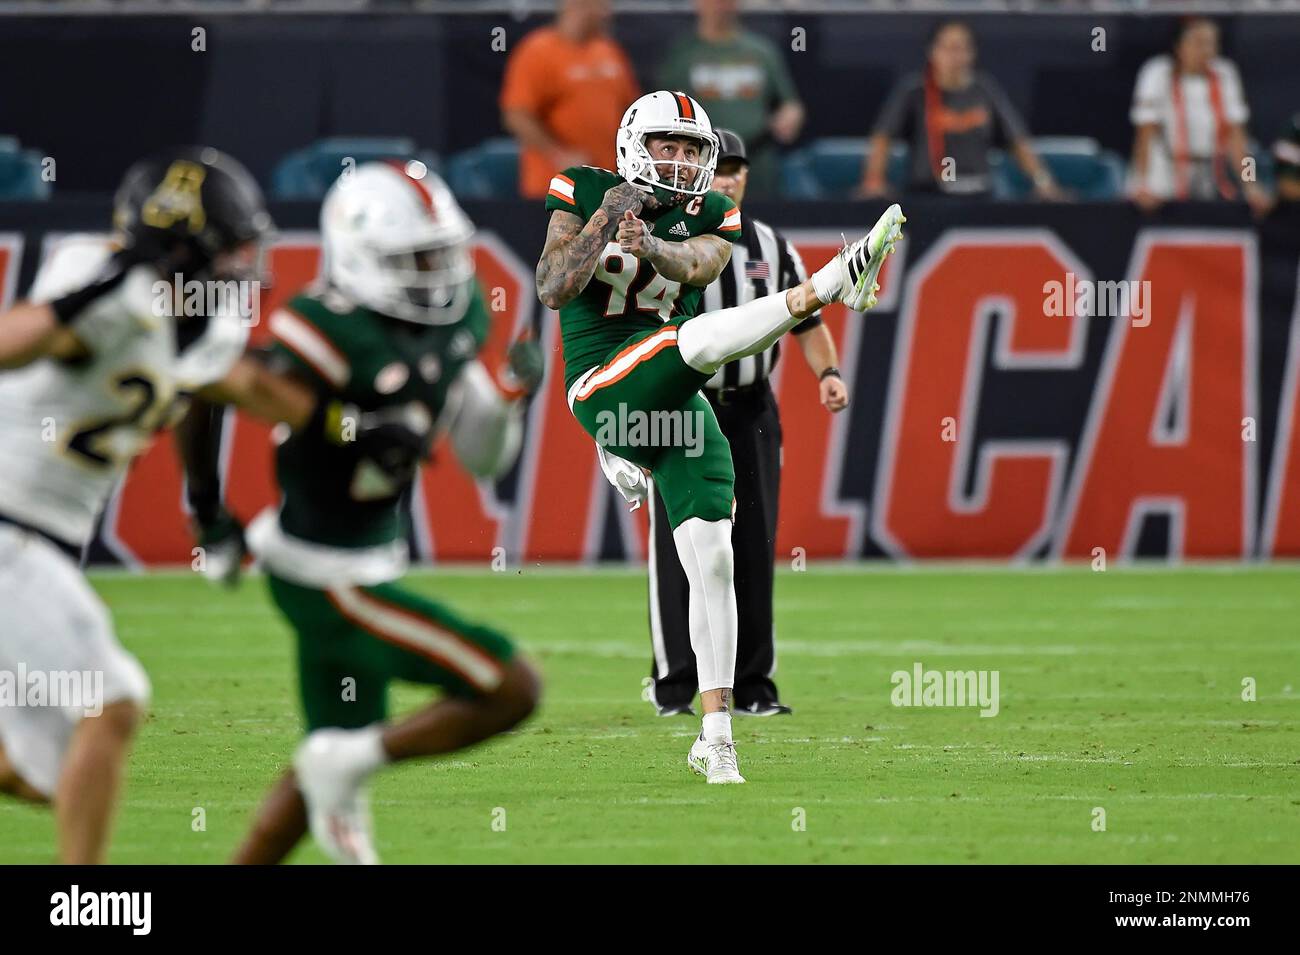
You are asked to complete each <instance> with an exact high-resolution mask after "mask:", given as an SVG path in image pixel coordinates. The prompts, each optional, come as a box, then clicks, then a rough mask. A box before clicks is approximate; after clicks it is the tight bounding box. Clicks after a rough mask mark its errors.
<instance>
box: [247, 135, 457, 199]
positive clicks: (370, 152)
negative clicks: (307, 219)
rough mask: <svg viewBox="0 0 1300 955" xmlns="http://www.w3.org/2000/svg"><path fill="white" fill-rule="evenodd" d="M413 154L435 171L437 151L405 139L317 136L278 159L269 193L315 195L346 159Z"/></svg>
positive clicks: (318, 195) (323, 190)
mask: <svg viewBox="0 0 1300 955" xmlns="http://www.w3.org/2000/svg"><path fill="white" fill-rule="evenodd" d="M410 157H414V158H416V159H419V160H420V161H421V162H423V163H424V164H425V165H426V166H428V167H429V168H430V169H432V170H434V171H437V170H438V167H439V160H438V157H437V155H435V154H434V153H432V152H429V151H428V150H424V151H421V150H417V148H416V146H415V143H414V142H412V141H411V140H409V139H402V138H389V137H372V136H341V137H336V138H333V139H320V140H317V141H316V142H314V143H312V144H311V145H310V146H306V147H304V148H303V149H299V150H296V151H295V152H292V153H290V154H289V155H287V156H285V157H284V158H283V159H281V160H280V162H279V163H277V164H276V167H275V169H274V170H273V171H272V172H271V195H272V196H273V197H275V198H276V199H319V198H321V197H322V196H324V195H325V193H326V191H327V190H328V189H329V187H330V186H331V185H333V184H334V180H336V179H337V178H338V177H339V173H341V172H342V171H343V169H344V163H345V161H346V160H348V159H351V160H354V161H355V162H356V163H357V164H360V163H363V162H371V161H373V160H376V159H406V158H410Z"/></svg>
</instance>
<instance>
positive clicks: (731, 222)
mask: <svg viewBox="0 0 1300 955" xmlns="http://www.w3.org/2000/svg"><path fill="white" fill-rule="evenodd" d="M718 231H719V232H739V231H740V210H739V209H732V210H731V211H730V212H728V213H727V214H726V215H725V216H723V217H722V223H721V225H719V226H718Z"/></svg>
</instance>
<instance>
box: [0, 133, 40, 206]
mask: <svg viewBox="0 0 1300 955" xmlns="http://www.w3.org/2000/svg"><path fill="white" fill-rule="evenodd" d="M43 158H44V157H43V156H42V155H41V154H40V152H39V151H37V150H35V149H23V148H22V146H21V145H20V144H19V142H18V139H17V138H16V137H14V136H0V200H5V199H8V200H14V201H21V200H31V199H48V198H49V197H50V183H49V182H48V181H47V180H46V179H45V178H44V177H43V176H42V175H41V168H42V167H41V161H42V159H43Z"/></svg>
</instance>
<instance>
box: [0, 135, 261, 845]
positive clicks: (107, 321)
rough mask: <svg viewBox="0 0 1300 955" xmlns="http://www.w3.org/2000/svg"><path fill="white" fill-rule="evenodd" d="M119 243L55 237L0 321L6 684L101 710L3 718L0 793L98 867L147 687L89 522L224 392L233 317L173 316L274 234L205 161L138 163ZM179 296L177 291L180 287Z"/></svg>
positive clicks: (242, 329)
mask: <svg viewBox="0 0 1300 955" xmlns="http://www.w3.org/2000/svg"><path fill="white" fill-rule="evenodd" d="M114 226H115V228H116V229H117V236H116V242H115V243H114V247H112V248H110V247H109V246H108V245H107V244H106V243H105V242H103V241H102V240H101V239H98V238H95V237H92V236H83V237H72V238H70V239H67V240H65V241H63V242H62V243H61V244H60V245H59V246H58V247H57V248H56V249H55V251H54V252H53V253H52V254H51V256H50V257H49V259H47V260H46V262H45V263H44V265H43V266H42V267H41V269H40V271H39V273H38V274H37V276H36V280H35V283H34V284H33V287H32V291H31V296H30V301H28V302H23V303H19V304H18V305H16V306H14V307H13V308H12V309H10V310H9V312H8V313H6V314H5V315H3V316H0V368H6V369H16V370H14V371H9V372H4V373H0V448H3V452H0V670H2V671H7V672H8V673H9V674H14V673H17V672H23V671H25V672H26V673H28V674H34V673H40V674H43V676H44V678H45V679H46V680H47V681H50V685H51V686H53V685H55V681H60V682H61V683H62V685H63V686H65V687H66V686H68V685H69V684H68V683H67V682H66V679H67V676H68V675H70V674H89V675H91V676H92V678H93V679H92V680H91V684H92V685H93V687H94V692H93V696H94V699H84V700H82V701H80V702H77V703H76V705H68V704H69V703H70V701H69V700H66V699H46V700H42V701H38V702H39V704H40V705H27V706H0V791H4V792H8V793H10V794H13V795H17V796H20V797H25V798H28V799H32V800H36V801H40V802H46V803H52V804H53V808H54V812H55V816H56V819H57V827H58V841H59V856H60V858H61V859H62V860H63V861H64V862H68V863H96V862H101V861H103V858H104V853H105V849H106V846H107V842H108V837H109V831H110V829H111V824H112V817H113V811H114V806H115V803H116V801H117V793H118V790H119V788H120V785H121V778H122V772H123V767H124V765H125V762H126V756H127V752H128V749H129V748H130V743H131V737H132V734H133V731H134V728H135V725H136V722H137V720H138V719H139V716H140V713H141V710H142V708H143V707H144V706H145V704H146V703H147V701H148V698H149V681H148V678H147V677H146V676H145V673H144V670H143V669H141V667H140V664H139V663H137V662H136V660H135V658H134V657H133V656H131V654H129V653H128V652H127V651H126V650H124V649H123V648H122V646H121V645H120V644H119V643H118V642H117V639H116V637H115V636H114V634H113V627H112V623H111V621H110V620H109V615H108V612H107V610H106V608H105V607H104V604H103V603H102V602H101V601H100V600H99V598H98V597H97V596H96V595H95V593H94V591H93V590H92V589H91V588H90V585H89V584H88V583H87V582H86V579H85V578H84V577H83V576H82V574H81V571H80V569H79V566H78V564H79V560H80V555H81V551H82V548H83V547H84V546H85V545H86V542H87V541H88V539H89V538H90V536H91V534H92V532H93V529H94V525H95V519H96V517H97V515H98V513H99V511H100V509H101V508H102V507H103V506H104V503H105V501H106V500H107V499H108V497H109V495H110V494H111V493H112V489H113V487H114V485H115V484H116V483H117V481H118V479H119V478H120V477H121V476H122V473H123V472H124V471H125V469H126V467H127V465H128V464H129V463H130V461H131V459H132V458H134V457H135V456H136V455H137V454H139V453H140V452H141V451H142V450H144V448H145V447H147V445H148V444H149V441H150V438H151V436H152V435H153V433H154V432H155V431H156V430H157V429H158V428H160V427H162V426H163V425H164V424H166V423H167V422H168V421H169V419H171V418H173V417H174V412H175V411H176V410H177V408H178V404H177V399H178V398H183V396H184V395H185V394H186V393H188V392H192V391H194V390H196V389H199V388H202V387H203V386H205V385H208V384H210V383H212V382H214V381H217V380H218V379H221V378H222V377H223V376H224V375H226V374H227V372H228V371H229V370H230V369H231V367H232V366H233V365H234V364H235V362H236V361H237V360H238V359H239V356H240V354H241V353H242V352H243V350H244V344H245V341H246V339H247V337H248V329H247V326H246V324H245V323H244V322H243V321H241V318H240V315H239V314H238V309H237V308H232V307H230V306H234V305H236V304H237V303H235V302H234V301H232V300H227V301H226V303H225V305H224V306H222V307H221V308H219V309H216V310H214V313H213V314H191V315H188V316H183V315H181V314H179V313H178V311H184V310H183V309H182V310H177V309H176V308H175V307H174V304H175V302H176V301H178V300H179V299H180V298H181V297H182V295H183V291H182V289H183V288H184V287H185V286H187V285H189V283H191V282H214V283H215V282H220V283H222V284H223V285H224V284H226V283H228V282H235V281H237V280H238V279H243V278H250V277H252V275H253V271H252V266H253V263H254V261H255V259H256V251H257V248H258V245H259V242H260V240H261V239H262V237H263V236H265V235H266V234H267V232H268V230H269V229H270V227H271V220H270V216H269V215H268V214H267V212H266V209H265V207H264V205H263V203H262V196H261V193H260V192H259V190H258V188H257V184H256V183H255V182H254V181H253V179H252V177H251V176H249V174H248V173H247V171H246V170H244V168H243V167H242V166H240V165H239V164H238V163H237V162H235V161H234V160H233V159H231V158H230V157H228V156H225V155H222V154H221V153H219V152H218V151H217V150H215V149H202V148H200V149H187V150H179V151H175V152H172V153H169V154H167V155H165V156H162V157H159V158H157V159H152V160H146V161H144V162H141V163H138V164H136V165H135V166H133V167H132V168H131V169H130V170H129V171H128V172H127V175H126V178H125V180H124V181H123V184H122V186H121V188H120V189H119V191H118V194H117V197H116V199H115V205H114ZM177 283H180V284H177Z"/></svg>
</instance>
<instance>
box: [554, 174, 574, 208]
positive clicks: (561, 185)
mask: <svg viewBox="0 0 1300 955" xmlns="http://www.w3.org/2000/svg"><path fill="white" fill-rule="evenodd" d="M546 194H547V195H548V196H554V197H555V198H556V199H563V200H564V201H565V202H567V203H568V204H569V205H571V206H576V205H577V204H578V202H577V200H576V199H574V198H573V180H572V179H570V178H569V177H568V176H565V175H562V174H560V173H556V174H555V176H554V177H552V179H551V188H550V189H548V190H547V192H546Z"/></svg>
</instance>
